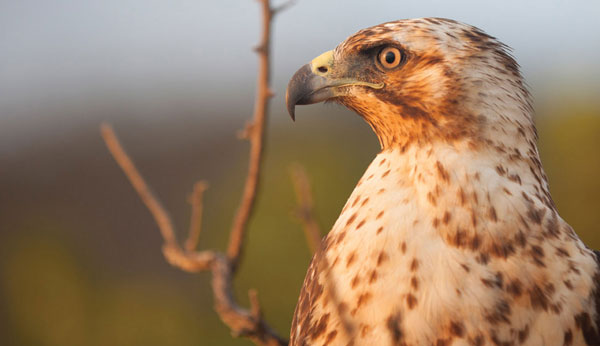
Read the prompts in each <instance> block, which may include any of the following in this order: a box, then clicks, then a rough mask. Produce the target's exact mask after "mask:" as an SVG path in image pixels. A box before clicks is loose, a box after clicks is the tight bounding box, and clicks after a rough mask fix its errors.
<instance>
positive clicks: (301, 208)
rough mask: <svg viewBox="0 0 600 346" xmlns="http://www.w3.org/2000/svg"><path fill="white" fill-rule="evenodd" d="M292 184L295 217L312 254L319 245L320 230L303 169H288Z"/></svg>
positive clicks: (295, 166) (299, 167)
mask: <svg viewBox="0 0 600 346" xmlns="http://www.w3.org/2000/svg"><path fill="white" fill-rule="evenodd" d="M290 172H291V177H292V184H293V185H294V191H295V192H296V201H297V203H298V207H297V209H296V212H295V215H296V217H297V218H298V219H299V220H300V222H301V223H302V225H303V226H304V227H303V230H304V235H305V236H306V241H307V242H308V247H309V248H310V250H311V251H312V253H315V252H317V250H318V249H319V244H320V243H321V229H320V227H319V223H318V222H317V219H316V217H315V212H314V203H313V197H312V192H311V188H310V182H309V181H308V176H307V175H306V171H305V170H304V168H303V167H302V166H300V165H298V164H294V165H292V167H291V168H290Z"/></svg>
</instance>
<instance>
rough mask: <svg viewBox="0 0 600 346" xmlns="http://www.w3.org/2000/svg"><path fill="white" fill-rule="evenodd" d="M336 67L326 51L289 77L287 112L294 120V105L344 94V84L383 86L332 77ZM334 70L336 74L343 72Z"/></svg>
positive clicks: (379, 87)
mask: <svg viewBox="0 0 600 346" xmlns="http://www.w3.org/2000/svg"><path fill="white" fill-rule="evenodd" d="M335 68H336V66H335V64H334V61H333V51H328V52H325V53H323V54H321V55H320V56H318V57H317V58H315V59H314V60H313V61H311V62H310V63H309V64H306V65H304V66H302V67H301V68H300V69H299V70H298V71H296V73H295V74H294V75H293V76H292V79H290V82H289V84H288V87H287V91H286V94H285V102H286V105H287V110H288V113H290V116H291V117H292V120H295V118H296V117H295V109H296V105H309V104H313V103H319V102H323V101H327V100H329V99H331V98H334V97H337V96H342V95H345V92H344V91H343V90H342V89H341V87H344V86H350V85H363V86H367V87H371V88H374V89H381V88H383V83H369V82H365V81H360V80H357V79H354V78H344V77H341V78H340V77H333V75H334V73H333V72H334V69H335ZM340 72H341V71H336V73H335V75H336V76H343V75H344V73H343V72H342V73H340Z"/></svg>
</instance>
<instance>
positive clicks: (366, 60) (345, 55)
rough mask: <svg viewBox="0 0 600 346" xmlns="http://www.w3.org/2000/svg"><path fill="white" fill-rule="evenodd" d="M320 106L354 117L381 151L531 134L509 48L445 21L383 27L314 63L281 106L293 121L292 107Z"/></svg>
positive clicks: (300, 74) (406, 22)
mask: <svg viewBox="0 0 600 346" xmlns="http://www.w3.org/2000/svg"><path fill="white" fill-rule="evenodd" d="M323 101H332V102H337V103H340V104H342V105H344V106H346V107H348V108H350V109H352V110H354V111H355V112H357V113H358V114H359V115H360V116H362V117H363V118H364V119H365V120H366V121H367V122H368V123H369V125H371V127H372V128H373V130H374V131H375V133H376V134H377V136H378V138H379V141H380V144H381V146H382V148H388V147H393V146H407V145H410V144H414V143H429V142H432V141H437V140H441V141H457V140H467V141H468V142H469V143H471V144H472V145H476V144H477V143H480V142H485V141H486V140H490V139H492V138H493V137H494V131H498V129H500V128H502V129H505V127H506V126H508V125H507V124H508V123H510V122H511V121H512V122H513V124H517V125H514V126H516V127H519V126H520V127H523V128H524V129H526V130H530V129H529V127H531V128H533V127H532V126H533V125H532V123H531V115H530V112H531V106H530V101H529V93H528V91H527V89H526V88H525V86H524V84H523V82H522V78H521V75H520V72H519V68H518V65H517V63H516V62H515V60H514V59H513V58H512V57H511V55H510V54H509V52H508V50H507V47H506V46H505V45H503V44H502V43H500V42H498V41H497V40H496V39H495V38H493V37H491V36H489V35H487V34H485V33H484V32H483V31H481V30H479V29H477V28H475V27H473V26H470V25H466V24H462V23H459V22H456V21H453V20H448V19H440V18H423V19H413V20H400V21H395V22H389V23H384V24H380V25H377V26H374V27H371V28H367V29H364V30H361V31H359V32H357V33H356V34H354V35H352V36H350V37H349V38H347V39H346V40H345V41H343V42H342V43H340V44H339V45H338V46H337V47H336V48H335V49H334V50H331V51H328V52H325V53H323V54H322V55H320V56H319V57H317V58H315V59H313V60H312V61H311V62H310V63H308V64H306V65H304V66H303V67H301V68H300V69H299V70H298V71H297V72H296V73H295V74H294V76H293V77H292V79H291V80H290V82H289V85H288V89H287V93H286V103H287V107H288V111H289V113H290V115H291V116H292V119H294V117H295V106H296V105H305V104H312V103H318V102H323ZM508 118H511V119H508ZM504 123H506V124H504ZM529 125H530V126H529ZM516 127H515V129H516ZM492 129H494V130H492ZM505 130H506V129H505ZM533 132H535V130H533ZM532 135H535V134H532Z"/></svg>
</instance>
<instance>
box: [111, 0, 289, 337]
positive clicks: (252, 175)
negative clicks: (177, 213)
mask: <svg viewBox="0 0 600 346" xmlns="http://www.w3.org/2000/svg"><path fill="white" fill-rule="evenodd" d="M259 1H260V3H261V5H262V7H261V8H262V24H263V31H262V37H261V41H260V45H259V48H258V49H256V51H257V53H258V55H259V70H258V81H257V95H256V103H255V107H254V116H253V120H252V122H251V123H249V124H247V126H246V129H245V131H244V135H245V137H246V138H247V139H249V141H250V157H249V163H248V175H247V177H246V182H245V185H244V192H243V194H242V199H241V202H240V206H239V208H238V211H237V213H236V215H235V217H234V220H233V225H232V227H231V233H230V239H229V244H228V248H227V254H226V255H225V254H222V253H219V252H216V251H212V250H204V251H195V249H196V247H197V245H198V241H199V237H200V233H201V229H202V227H201V223H202V210H203V203H202V196H203V193H204V190H205V189H206V186H207V185H206V183H204V182H198V183H196V185H195V186H194V192H193V194H192V196H191V204H192V216H191V220H190V229H189V234H188V238H187V240H186V242H185V248H182V247H181V246H179V244H178V242H177V239H176V236H175V234H176V233H175V227H174V226H173V222H172V220H171V218H170V216H169V214H168V213H167V211H166V210H165V208H164V207H163V206H162V205H161V203H160V201H159V200H158V198H157V197H156V196H155V195H154V194H153V193H152V192H151V190H150V188H149V187H148V184H147V183H146V182H145V181H144V179H143V178H142V175H141V174H140V173H139V171H138V169H137V168H136V167H135V165H134V164H133V162H132V160H131V159H130V158H129V156H128V155H127V153H126V152H125V150H124V149H123V147H122V146H121V144H120V142H119V140H118V138H117V136H116V135H115V133H114V131H113V129H112V127H111V126H110V125H108V124H102V126H101V132H102V137H103V138H104V141H105V143H106V146H107V147H108V149H109V151H110V153H111V154H112V156H113V158H114V159H115V161H116V162H117V163H118V164H119V166H120V167H121V169H122V170H123V172H124V173H125V175H126V176H127V178H128V179H129V181H130V182H131V184H132V185H133V187H134V188H135V190H136V192H137V193H138V195H139V196H140V198H141V199H142V201H143V202H144V204H145V205H146V207H147V208H148V210H149V211H150V213H151V214H152V216H153V217H154V219H155V221H156V223H157V225H158V227H159V229H160V232H161V235H162V237H163V240H164V245H163V255H164V256H165V258H166V260H167V261H168V262H169V263H170V264H171V265H173V266H176V267H178V268H180V269H181V270H184V271H187V272H200V271H208V270H210V271H211V273H212V291H213V297H214V301H215V310H216V311H217V313H218V314H219V317H220V318H221V320H222V321H223V322H224V323H225V324H226V325H227V326H228V327H229V328H230V329H231V332H232V334H233V335H235V336H244V337H248V338H249V339H251V340H252V341H253V342H254V343H256V344H257V345H268V346H275V345H278V346H281V345H287V344H288V341H287V340H285V339H283V338H281V337H280V336H279V335H277V333H276V332H275V331H274V330H273V329H272V328H271V327H269V326H268V325H267V323H266V322H265V321H264V320H263V318H262V312H261V308H260V305H259V302H258V296H257V293H256V292H255V291H253V290H251V291H250V292H249V297H250V304H251V309H250V310H247V309H244V308H241V307H240V306H239V305H237V303H236V301H235V299H234V296H233V287H232V284H233V276H234V274H235V270H236V268H237V267H238V264H239V261H240V257H241V253H242V250H243V243H244V236H245V233H246V230H247V228H248V222H249V220H250V217H251V216H252V212H253V210H254V204H255V201H256V193H257V191H258V187H259V180H260V179H259V178H260V168H261V163H262V152H263V142H264V137H265V124H266V118H267V112H268V105H269V100H270V98H271V97H273V92H272V91H271V89H270V87H269V81H270V70H269V67H270V55H269V54H270V35H271V22H272V20H273V17H274V15H275V14H276V11H280V10H282V9H283V8H284V7H283V6H285V7H288V6H289V5H291V3H290V4H284V5H282V6H280V7H279V8H278V9H277V10H275V9H273V8H271V7H270V3H269V0H259Z"/></svg>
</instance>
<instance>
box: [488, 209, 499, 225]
mask: <svg viewBox="0 0 600 346" xmlns="http://www.w3.org/2000/svg"><path fill="white" fill-rule="evenodd" d="M488 217H489V218H490V220H492V221H493V222H496V221H498V215H497V214H496V208H494V207H490V210H489V211H488Z"/></svg>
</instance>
